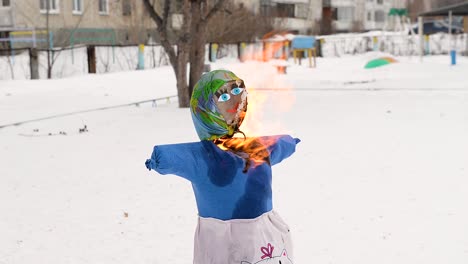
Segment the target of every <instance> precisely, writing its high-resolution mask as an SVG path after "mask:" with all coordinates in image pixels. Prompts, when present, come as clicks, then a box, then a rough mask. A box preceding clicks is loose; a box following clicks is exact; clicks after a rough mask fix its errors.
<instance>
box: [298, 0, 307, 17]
mask: <svg viewBox="0 0 468 264" xmlns="http://www.w3.org/2000/svg"><path fill="white" fill-rule="evenodd" d="M307 5H308V4H296V17H297V18H303V19H307V15H308V13H309V10H308V6H307Z"/></svg>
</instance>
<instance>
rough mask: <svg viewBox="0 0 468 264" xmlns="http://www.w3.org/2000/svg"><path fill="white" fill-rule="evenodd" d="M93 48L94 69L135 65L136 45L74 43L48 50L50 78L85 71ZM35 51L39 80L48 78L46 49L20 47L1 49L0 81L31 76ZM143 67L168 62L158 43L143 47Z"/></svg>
mask: <svg viewBox="0 0 468 264" xmlns="http://www.w3.org/2000/svg"><path fill="white" fill-rule="evenodd" d="M90 49H94V51H95V53H94V56H95V57H94V59H95V72H96V73H108V72H118V71H131V70H136V69H137V68H138V64H139V63H140V62H139V59H138V54H139V52H140V48H139V47H138V46H75V47H74V48H62V49H57V48H55V49H51V50H50V56H51V61H52V77H53V78H64V77H69V76H77V75H84V74H88V73H89V72H90V71H89V67H90V65H89V64H90V59H91V58H90V57H89V55H90V54H89V50H90ZM34 51H35V52H37V72H38V77H39V79H46V78H47V69H48V63H47V50H44V49H34V48H23V49H14V50H11V49H10V50H6V51H5V50H4V51H0V54H1V55H0V80H10V79H31V76H33V75H34V73H32V72H33V71H32V69H33V67H34V66H31V65H34V61H33V60H34V56H32V55H34ZM142 55H143V56H142V57H143V61H144V68H146V69H149V68H155V67H160V66H163V65H169V59H168V57H167V55H166V53H165V52H164V50H163V48H162V47H161V46H159V45H150V46H146V47H145V49H144V52H143V54H142Z"/></svg>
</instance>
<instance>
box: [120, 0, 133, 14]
mask: <svg viewBox="0 0 468 264" xmlns="http://www.w3.org/2000/svg"><path fill="white" fill-rule="evenodd" d="M122 15H124V16H130V15H132V3H130V0H123V1H122Z"/></svg>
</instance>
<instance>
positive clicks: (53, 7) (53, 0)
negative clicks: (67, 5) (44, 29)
mask: <svg viewBox="0 0 468 264" xmlns="http://www.w3.org/2000/svg"><path fill="white" fill-rule="evenodd" d="M39 8H40V9H41V13H47V9H49V13H52V14H53V13H58V12H59V3H58V0H39Z"/></svg>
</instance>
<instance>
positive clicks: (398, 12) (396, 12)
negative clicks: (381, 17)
mask: <svg viewBox="0 0 468 264" xmlns="http://www.w3.org/2000/svg"><path fill="white" fill-rule="evenodd" d="M388 15H389V16H408V9H406V8H392V9H390V12H388Z"/></svg>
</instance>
